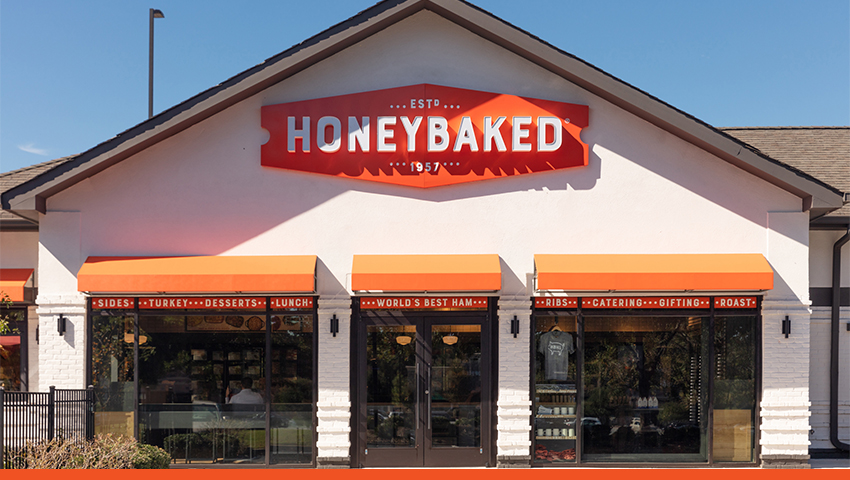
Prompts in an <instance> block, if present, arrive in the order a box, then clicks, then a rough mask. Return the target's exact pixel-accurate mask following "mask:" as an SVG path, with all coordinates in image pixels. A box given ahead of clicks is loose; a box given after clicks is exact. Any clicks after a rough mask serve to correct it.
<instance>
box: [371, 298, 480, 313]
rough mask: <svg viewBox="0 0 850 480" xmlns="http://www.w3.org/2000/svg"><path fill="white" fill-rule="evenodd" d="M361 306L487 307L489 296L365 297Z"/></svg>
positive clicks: (397, 307)
mask: <svg viewBox="0 0 850 480" xmlns="http://www.w3.org/2000/svg"><path fill="white" fill-rule="evenodd" d="M360 308H366V309H376V310H377V309H387V310H404V309H412V308H415V309H440V308H470V309H484V308H487V297H363V298H361V299H360Z"/></svg>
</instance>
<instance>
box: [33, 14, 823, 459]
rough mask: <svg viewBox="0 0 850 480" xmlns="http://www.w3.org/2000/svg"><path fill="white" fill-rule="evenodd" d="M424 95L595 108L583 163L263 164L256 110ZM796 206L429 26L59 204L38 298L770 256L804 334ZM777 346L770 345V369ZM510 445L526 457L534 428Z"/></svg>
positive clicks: (250, 104) (225, 115) (306, 78)
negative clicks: (356, 97)
mask: <svg viewBox="0 0 850 480" xmlns="http://www.w3.org/2000/svg"><path fill="white" fill-rule="evenodd" d="M421 83H434V84H440V85H447V86H452V87H459V88H470V89H477V90H487V91H496V92H502V93H508V94H514V95H521V96H530V97H538V98H544V99H549V100H556V101H563V102H571V103H578V104H586V105H589V107H590V126H589V127H588V128H586V129H585V130H584V132H583V135H582V139H583V141H584V142H586V143H587V144H588V145H589V146H590V151H591V154H590V160H589V165H588V166H587V167H582V168H574V169H570V170H561V171H557V172H552V173H541V174H533V175H524V176H518V177H513V178H506V179H498V180H490V181H483V182H476V183H471V184H463V185H457V186H450V187H440V188H434V189H428V190H420V189H413V188H408V187H400V186H393V185H383V184H376V183H369V182H363V181H357V180H346V179H339V178H333V177H329V176H320V175H312V174H305V173H299V172H289V171H284V170H279V169H271V168H263V167H261V166H260V145H261V143H262V142H263V141H264V138H265V135H266V134H265V133H264V131H263V130H262V129H261V128H260V107H261V106H263V105H270V104H276V103H281V102H286V101H294V100H303V99H309V98H317V97H325V96H331V95H341V94H346V93H354V92H360V91H368V90H376V89H381V88H389V87H396V86H403V85H411V84H421ZM799 205H800V199H799V198H797V197H795V196H793V195H791V194H789V193H787V192H785V191H783V190H781V189H779V188H777V187H775V186H773V185H770V184H768V183H766V182H764V181H762V180H760V179H758V178H756V177H754V176H751V175H749V174H747V173H745V172H743V171H742V170H740V169H737V168H735V167H733V166H731V165H730V164H728V163H727V162H724V161H722V160H719V159H717V158H716V157H713V156H712V155H710V154H708V153H707V152H705V151H703V150H701V149H699V148H696V147H695V146H693V145H691V144H689V143H686V142H684V141H682V140H681V139H679V138H677V137H674V136H672V135H670V134H669V133H667V132H665V131H662V130H660V129H658V128H656V127H655V126H653V125H651V124H649V123H647V122H645V121H643V120H641V119H638V118H636V117H634V116H632V115H631V114H628V113H626V112H624V111H623V110H620V109H619V108H617V107H615V106H613V105H611V104H610V103H608V102H606V101H604V100H602V99H600V98H597V97H595V96H593V95H591V94H590V93H589V92H587V91H585V90H583V89H581V88H578V87H576V86H574V85H572V84H570V83H569V82H567V81H566V80H564V79H563V78H560V77H557V76H555V75H553V74H551V73H550V72H548V71H546V70H544V69H542V68H540V67H537V66H535V65H533V64H531V63H529V62H527V61H525V60H524V59H522V58H520V57H518V56H516V55H514V54H511V53H508V52H506V51H504V50H502V49H500V48H499V47H497V46H495V45H493V44H490V43H488V42H487V41H485V40H484V39H482V38H481V37H478V36H476V35H473V34H471V33H469V32H467V31H465V30H463V29H461V28H459V27H457V26H455V25H453V24H451V23H450V22H448V21H445V20H443V19H440V18H438V17H437V16H436V15H434V14H432V13H429V12H422V13H419V14H417V15H415V16H413V17H411V18H409V19H407V20H404V21H402V22H401V23H399V24H397V25H394V26H392V27H390V28H388V29H387V30H385V31H383V32H380V33H378V34H376V35H374V36H372V37H370V38H368V39H366V40H364V41H363V42H361V43H360V44H358V45H355V46H353V47H351V48H349V49H347V50H345V51H343V52H340V53H338V54H336V55H334V56H332V57H330V58H329V59H327V60H325V61H323V62H321V63H320V64H318V65H315V66H314V67H311V68H310V69H308V70H306V71H303V72H301V73H299V74H297V75H295V76H294V77H292V78H290V79H288V80H286V81H284V82H282V83H280V84H278V85H276V86H274V87H272V88H269V89H268V90H266V91H264V92H262V93H260V94H258V95H256V96H254V97H252V98H249V99H247V100H245V101H243V102H241V103H239V104H237V105H235V106H233V107H231V108H229V109H227V110H225V111H224V112H222V113H220V114H218V115H216V116H214V117H212V118H210V119H207V120H205V121H203V122H201V123H199V124H197V125H195V126H193V127H191V128H189V129H187V130H186V131H184V132H181V133H179V134H177V135H175V136H173V137H171V138H169V139H167V140H165V141H163V142H161V143H159V144H157V145H155V146H153V147H151V148H149V149H147V150H145V151H143V152H141V153H139V154H137V155H135V156H134V157H131V158H130V159H128V160H126V161H124V162H122V163H120V164H118V165H115V166H113V167H111V168H109V169H107V170H105V171H104V172H101V173H99V174H98V175H96V176H94V177H92V178H90V179H87V180H85V181H83V182H82V183H80V184H77V185H75V186H74V187H72V188H70V189H68V190H66V191H63V192H61V193H60V194H58V195H55V196H54V197H51V198H50V199H49V200H48V204H47V207H48V214H47V215H45V216H43V218H42V243H41V267H42V269H43V272H49V273H50V278H49V281H48V279H47V278H46V277H45V281H44V282H43V285H42V290H41V295H43V296H44V299H45V301H46V302H47V301H53V302H55V303H57V304H58V305H77V306H79V305H81V304H80V303H79V299H78V297H76V295H77V294H76V280H75V274H76V272H77V271H78V269H79V268H80V266H81V264H82V262H83V261H84V260H85V258H86V257H88V256H92V255H184V254H187V255H281V254H283V255H286V254H310V255H318V257H319V266H318V293H319V294H320V295H321V296H323V297H325V296H327V297H336V298H339V297H340V296H345V295H346V294H347V292H346V290H347V287H348V281H349V280H348V278H349V277H348V276H349V273H350V271H351V262H352V256H353V255H355V254H369V253H384V254H389V253H496V254H499V255H500V257H501V259H502V266H503V282H502V291H501V292H500V294H501V295H502V296H503V297H511V298H513V296H519V297H522V296H525V297H526V298H527V296H528V295H529V293H530V291H529V290H528V288H527V287H528V286H527V283H526V282H527V274H528V273H530V272H532V271H533V268H534V265H533V255H534V254H535V253H762V254H764V255H765V256H766V257H767V258H768V260H769V261H770V262H771V264H772V265H773V267H774V269H775V270H776V271H777V275H776V278H777V281H776V288H775V290H774V291H772V292H771V293H770V294H769V296H768V298H775V299H776V303H775V306H774V307H771V308H773V312H774V314H775V315H777V316H779V315H782V314H783V312H785V311H786V310H789V309H790V310H794V311H795V313H794V314H795V315H802V316H801V317H800V318H801V320H800V321H801V322H804V323H805V324H806V325H807V323H808V318H807V310H806V302H807V298H808V278H807V272H808V257H807V252H806V246H807V245H806V243H807V238H808V237H807V232H808V225H807V224H808V218H807V215H806V214H803V213H800V212H799ZM45 275H46V273H45ZM40 298H41V297H40ZM50 299H53V300H50ZM320 305H321V300H320ZM512 308H516V309H517V311H518V312H520V313H522V309H520V308H519V307H518V306H513V307H512ZM54 311H55V310H50V309H47V308H45V310H44V315H45V316H46V315H48V314H49V313H50V312H54ZM800 312H804V314H801V313H800ZM527 313H528V312H525V314H526V315H527ZM803 316H805V317H806V318H805V319H802V317H803ZM42 318H43V321H49V319H46V320H45V317H42ZM76 321H77V320H74V322H76ZM804 323H797V325H798V326H799V325H802V324H804ZM771 331H772V330H771ZM807 335H808V334H806V337H805V338H804V337H803V336H797V337H796V338H795V339H794V341H795V342H797V343H800V342H801V341H802V342H803V343H804V344H803V345H802V347H800V346H798V347H795V348H794V349H792V351H794V352H796V353H794V355H795V356H793V357H791V358H790V360H789V359H788V358H785V359H784V361H795V359H796V358H797V357H799V356H801V355H802V359H803V360H801V361H802V362H803V363H806V362H808V355H807V351H805V350H804V351H803V352H802V353H800V351H799V349H800V348H805V347H807V343H805V342H807ZM323 341H327V339H324V340H323V339H322V338H320V352H322V348H323V344H322V342H323ZM772 341H773V340H771V339H766V355H768V354H770V353H771V352H772V350H771V349H772V348H774V347H772V346H769V345H768V343H769V342H772ZM777 342H778V343H777V344H781V343H782V340H779V339H777ZM57 345H58V347H57V348H59V347H61V348H65V347H64V345H62V344H57ZM74 348H81V347H79V346H75V347H74ZM80 351H81V350H80ZM517 353H518V354H520V355H526V356H527V355H528V354H527V352H526V353H523V352H522V351H521V349H520V350H518V352H517ZM80 355H82V354H80ZM320 355H321V353H320ZM320 363H322V361H321V356H320ZM519 363H520V364H523V365H527V364H528V360H527V359H525V360H523V359H522V358H520V359H519ZM807 371H808V368H807V365H806V372H807ZM500 374H502V375H503V376H505V378H506V379H507V378H510V379H511V380H510V382H508V383H511V385H513V384H514V383H515V384H517V385H519V384H521V383H522V377H510V376H509V375H507V372H500ZM322 375H323V374H322V372H320V378H319V385H320V407H321V405H327V406H328V408H332V409H333V412H331V411H330V410H329V411H328V412H327V417H322V415H325V413H323V411H321V408H320V414H319V415H320V420H321V419H322V418H326V421H327V425H328V428H329V432H330V433H328V435H332V436H334V438H336V440H334V441H327V442H326V440H327V439H328V438H330V437H324V438H323V437H321V435H320V439H319V443H320V456H322V455H323V454H325V453H324V452H330V453H327V455H328V456H336V455H337V454H339V453H340V452H344V451H345V450H344V447H345V442H347V433H346V432H344V431H342V430H341V428H339V425H336V424H338V423H339V422H338V420H339V417H337V416H335V415H337V414H338V413H340V412H342V411H344V409H345V408H346V406H347V403H346V402H345V401H343V400H342V399H343V398H346V395H347V392H345V391H343V390H344V388H345V385H347V384H346V383H340V384H339V385H342V386H340V387H339V388H336V390H335V389H334V388H330V389H328V390H327V391H321V390H322V385H336V383H335V382H336V380H339V379H338V378H334V377H333V372H331V373H325V374H324V375H325V376H322ZM329 375H330V376H329ZM337 375H339V376H340V378H342V376H345V378H347V376H348V372H337ZM524 375H527V368H526V373H525V374H524ZM801 380H802V381H803V385H805V384H806V381H805V379H801ZM42 383H43V382H42ZM505 388H508V386H507V384H506V385H505ZM511 388H512V387H511ZM777 388H779V387H777ZM340 389H343V390H340ZM337 390H340V391H337ZM323 392H324V393H323ZM777 392H780V390H777ZM512 393H516V392H514V390H511V391H507V390H503V391H502V392H500V395H501V396H502V397H504V398H505V399H506V400H505V401H506V402H508V403H505V404H502V403H500V406H499V408H500V411H503V412H506V413H505V414H506V415H507V414H508V413H509V414H510V415H513V417H512V418H516V417H517V416H522V412H520V411H519V410H521V408H526V407H522V405H525V403H524V402H527V392H526V393H525V397H522V398H520V397H521V396H520V397H517V395H512ZM798 393H799V394H800V395H801V397H800V399H799V402H797V403H802V404H805V405H807V404H806V403H805V402H806V400H807V391H806V390H805V389H803V390H801V391H800V392H798ZM508 397H510V398H508ZM501 401H502V400H501V399H500V402H501ZM797 406H798V407H799V406H800V405H797ZM795 408H796V407H795ZM803 408H805V409H806V411H807V406H804V407H803ZM777 414H781V412H779V413H777ZM501 421H502V417H501V413H500V422H501ZM804 431H805V427H804ZM505 435H514V436H515V438H516V439H520V438H525V440H526V443H527V430H526V431H525V432H521V431H520V430H519V429H518V428H515V429H514V430H513V431H512V432H510V433H508V434H505ZM523 435H525V437H523ZM767 437H768V438H770V434H767ZM776 438H780V439H781V438H782V435H777V436H776ZM503 440H504V438H503V437H500V439H499V442H500V448H502V449H501V450H500V452H502V453H503V454H510V452H512V451H514V450H517V451H518V450H521V447H522V444H521V442H520V443H516V442H507V443H505V442H503ZM334 442H336V443H334ZM795 448H797V447H795Z"/></svg>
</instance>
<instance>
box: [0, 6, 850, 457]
mask: <svg viewBox="0 0 850 480" xmlns="http://www.w3.org/2000/svg"><path fill="white" fill-rule="evenodd" d="M402 87H404V88H402ZM332 97H333V98H332ZM420 100H422V102H420ZM426 102H427V103H426ZM563 112H569V115H571V117H570V118H565V116H564V114H563ZM500 119H501V120H500ZM550 119H554V123H552V122H553V121H550ZM547 122H549V123H547ZM540 132H542V133H540ZM538 134H539V136H538ZM807 135H808V136H807ZM812 135H814V136H815V137H812ZM817 135H823V137H816V136H817ZM780 138H781V139H783V140H781V141H780V140H779V139H780ZM848 138H850V131H848V129H847V128H846V127H841V128H835V129H824V128H821V129H805V128H802V129H796V130H795V129H789V130H782V129H759V128H753V129H717V128H715V127H712V126H709V125H707V124H705V123H703V122H701V121H699V120H697V119H695V118H693V117H691V116H689V115H687V114H685V113H684V112H681V111H679V110H677V109H675V108H674V107H672V106H670V105H667V104H665V103H663V102H662V101H660V100H658V99H656V98H654V97H651V96H649V95H647V94H645V93H644V92H642V91H640V90H637V89H635V88H633V87H632V86H630V85H629V84H627V83H625V82H624V81H622V80H620V79H617V78H614V77H612V76H610V75H608V74H606V73H604V72H602V71H600V70H598V69H596V68H595V67H593V66H591V65H589V64H587V63H585V62H583V61H581V60H579V59H577V58H575V57H573V56H570V55H569V54H567V53H564V52H561V51H559V50H557V49H555V48H553V47H551V46H549V45H547V44H545V43H542V42H541V41H539V40H537V39H536V38H534V37H532V36H530V35H529V34H528V33H526V32H523V31H521V30H518V29H516V28H514V27H513V26H511V25H509V24H506V23H504V22H503V21H501V20H500V19H498V18H495V17H493V16H492V15H490V14H488V13H486V12H484V11H481V10H479V9H476V8H473V7H471V6H470V5H468V4H466V3H463V2H458V1H454V0H431V1H423V0H394V1H386V2H382V3H379V4H378V5H376V6H374V7H372V8H371V9H369V10H366V11H364V12H363V13H361V14H358V15H357V16H356V17H353V18H352V19H350V20H348V21H346V22H344V23H342V24H340V25H337V26H335V27H333V28H332V29H331V30H328V31H325V32H322V33H320V34H318V35H317V36H315V37H313V38H311V39H309V40H307V41H306V42H304V43H302V44H301V45H299V46H296V47H293V48H292V49H290V50H287V51H285V52H282V53H281V54H279V55H277V56H275V57H272V58H270V59H269V60H267V61H266V62H264V63H263V64H260V65H258V66H257V67H254V68H252V69H251V70H248V71H246V72H243V73H242V74H239V75H237V76H235V77H233V78H232V79H231V80H228V81H227V82H225V83H223V84H221V85H219V86H217V87H214V88H212V89H210V90H208V91H206V92H203V93H201V94H199V95H198V96H196V97H194V98H192V99H189V100H187V101H186V102H184V103H181V104H180V105H177V106H175V107H173V108H171V109H169V110H166V111H165V112H163V113H161V114H159V115H157V116H155V117H153V118H152V119H150V120H147V121H145V122H143V123H141V124H139V125H137V126H134V127H132V128H130V129H129V130H127V131H126V132H124V133H123V134H121V135H119V136H117V137H115V138H113V139H111V140H109V141H107V142H105V143H104V144H101V145H99V146H97V147H94V148H92V149H91V150H89V151H87V152H84V153H82V154H79V155H76V156H73V157H68V158H64V159H59V160H57V161H53V162H50V163H49V164H45V165H41V166H36V167H33V168H32V169H24V170H20V171H16V172H10V173H8V174H4V181H6V182H7V183H8V185H4V191H3V194H2V207H3V210H4V216H3V217H2V219H0V220H2V222H3V223H0V227H2V231H0V242H2V243H0V247H2V251H0V268H2V269H3V271H4V272H9V273H8V274H7V273H4V275H11V276H13V277H14V278H12V277H7V278H8V280H7V278H4V279H3V285H4V288H6V287H7V286H10V288H11V287H15V288H18V287H21V295H20V297H19V298H14V300H15V301H16V303H15V305H16V306H17V307H20V308H22V309H25V310H21V312H24V311H26V319H25V321H24V322H23V323H22V325H23V326H24V327H25V328H24V330H25V332H26V335H24V336H23V338H24V340H23V343H24V345H25V346H26V348H25V349H23V352H24V353H23V358H25V359H26V360H25V361H22V364H23V365H24V369H23V373H21V374H19V377H22V382H21V383H22V385H23V388H28V389H30V390H45V389H47V388H48V387H49V386H51V385H54V386H58V387H63V388H82V387H84V386H86V385H90V384H91V385H94V386H95V390H96V392H97V395H98V403H97V408H98V412H97V415H98V417H97V422H98V423H97V428H98V429H99V431H115V432H123V433H128V434H136V435H139V437H140V439H142V440H143V441H146V442H149V443H153V444H156V445H159V446H163V447H164V448H166V449H167V450H169V451H170V452H172V455H173V456H174V458H175V461H176V462H178V463H179V464H185V463H188V462H189V461H192V462H196V463H197V462H212V463H268V464H275V465H281V466H286V465H291V464H305V465H315V466H319V467H345V468H347V467H352V468H357V467H370V466H452V465H478V466H484V465H486V466H492V467H495V466H526V467H527V466H535V467H536V466H540V467H545V466H552V465H560V466H564V465H567V466H569V465H576V466H579V465H581V466H599V467H603V466H612V465H617V466H623V465H628V466H634V465H659V464H664V465H693V464H704V465H705V466H729V465H730V464H734V465H747V466H800V465H805V464H806V463H807V459H808V456H809V453H810V449H832V448H834V444H833V443H832V442H830V438H829V437H830V426H831V424H832V423H835V422H837V426H836V431H837V433H836V435H837V437H838V438H839V442H845V443H846V442H848V438H850V435H848V431H849V429H850V426H848V424H850V398H848V393H847V392H848V383H847V382H848V375H850V374H849V373H848V370H847V368H846V365H847V363H848V362H847V355H848V351H850V331H848V328H850V327H845V325H846V324H847V323H848V315H850V312H848V307H847V305H848V301H847V299H846V298H845V299H843V300H841V299H840V298H839V300H838V302H839V303H840V305H841V308H840V309H839V310H837V311H838V314H837V315H838V317H836V318H835V319H834V318H833V303H834V302H833V300H832V293H833V289H834V288H836V287H837V288H838V289H839V290H838V293H839V295H838V296H839V297H840V296H841V294H844V296H845V297H846V296H847V295H846V292H847V288H848V287H850V271H848V270H850V267H848V265H850V262H848V260H847V259H848V258H850V250H848V247H847V246H846V245H845V246H843V247H841V246H840V245H839V246H838V248H837V249H836V251H837V252H838V253H839V254H840V255H842V257H841V258H842V260H840V262H839V263H838V265H837V266H838V269H839V273H840V275H839V276H838V277H837V278H838V283H835V280H834V279H833V270H834V268H835V265H834V263H835V262H834V258H835V257H834V252H833V250H834V249H833V246H834V245H836V242H838V241H839V239H840V238H845V239H846V238H847V237H846V234H847V228H848V218H850V213H848V211H847V209H848V207H847V206H846V203H847V200H848V198H847V193H846V192H848V191H850V184H848V183H847V180H848V179H847V173H846V170H843V173H842V170H840V168H841V167H840V165H842V163H840V162H843V165H844V167H845V168H846V166H847V162H848V158H850V155H848V152H847V151H846V149H845V147H846V146H847V145H848V143H850V141H848ZM788 139H790V140H788ZM786 140H788V141H789V142H790V144H788V143H785V141H786ZM500 142H501V143H500ZM830 142H831V143H830ZM842 142H843V143H842ZM824 144H834V145H837V147H836V152H837V153H836V154H835V160H834V162H835V165H837V166H838V168H839V169H838V170H835V171H828V170H818V168H820V166H823V165H826V164H829V163H831V161H830V162H827V161H825V160H824V157H823V155H824V153H823V152H824V149H823V148H822V146H823V145H824ZM842 145H843V146H844V147H842ZM308 148H309V150H310V151H309V152H307V151H306V150H307V149H308ZM795 149H797V150H795ZM830 158H832V157H830ZM807 167H808V168H807ZM835 172H838V173H835ZM842 175H843V176H842ZM842 182H843V183H842ZM431 185H436V186H431ZM11 215H14V217H13V216H11ZM27 272H29V273H30V274H31V275H28V274H27ZM13 273H14V275H12V274H13ZM24 277H26V278H24ZM36 287H37V296H36V297H33V296H32V295H31V292H32V290H30V289H31V288H36ZM824 289H828V290H829V291H826V290H824ZM813 292H814V293H813ZM815 296H816V297H817V298H814V297H815ZM59 316H62V317H63V318H66V319H67V323H66V329H65V331H64V332H63V333H61V334H60V333H59V332H58V331H57V327H56V324H57V318H58V317H59ZM785 320H788V321H789V322H788V323H783V321H785ZM834 325H837V326H838V329H837V330H838V331H837V333H834V331H833V330H831V329H832V328H833V326H834ZM36 328H38V334H36V333H35V332H36ZM787 329H790V331H789V330H787ZM785 332H788V333H787V334H786V333H785ZM834 335H837V341H838V343H839V344H840V349H839V350H838V351H839V352H840V356H839V357H838V359H837V363H838V364H840V365H842V366H844V367H845V368H842V369H837V367H835V368H834V369H833V370H835V371H836V375H837V377H830V368H831V367H830V365H829V363H830V360H831V355H832V354H831V353H830V352H831V350H830V348H831V347H830V341H831V338H832V337H833V336H834ZM36 339H38V340H37V341H36ZM134 355H135V357H134ZM835 355H838V353H836V354H835ZM136 357H137V358H136ZM244 378H248V379H250V380H251V381H252V382H253V385H251V384H250V383H249V384H248V386H247V387H246V385H245V383H241V382H242V380H243V379H244ZM830 385H832V386H833V387H834V388H837V389H838V392H840V393H839V394H838V395H837V399H833V400H832V401H831V400H830V393H829V392H830V390H829V389H830ZM244 388H253V389H254V390H256V391H258V392H260V393H261V394H262V396H263V398H264V404H263V405H257V406H250V407H242V406H237V405H236V404H232V403H229V398H230V396H231V395H232V394H233V393H234V391H236V390H238V389H244ZM831 403H832V404H834V405H835V408H836V409H837V414H836V415H834V417H835V418H834V419H832V420H831V419H830V414H829V408H830V404H831ZM189 445H191V448H190V447H189ZM192 449H194V450H192ZM190 450H191V452H190Z"/></svg>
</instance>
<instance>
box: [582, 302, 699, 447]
mask: <svg viewBox="0 0 850 480" xmlns="http://www.w3.org/2000/svg"><path fill="white" fill-rule="evenodd" d="M707 331H708V319H706V318H701V317H685V318H682V317H668V318H665V317H587V318H586V320H585V351H584V372H583V384H584V417H583V419H582V434H583V438H582V448H583V450H582V451H583V452H584V453H583V457H582V458H583V460H585V461H603V462H604V461H647V462H702V461H706V460H707V446H706V431H707V422H706V418H707V416H706V409H707V408H708V380H707V378H708V363H707V361H706V360H707V358H708V355H707V348H708V345H707V343H703V341H702V340H703V339H704V338H707Z"/></svg>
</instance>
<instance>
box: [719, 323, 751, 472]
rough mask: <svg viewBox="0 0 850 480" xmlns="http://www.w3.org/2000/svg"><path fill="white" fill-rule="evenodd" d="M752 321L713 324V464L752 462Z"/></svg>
mask: <svg viewBox="0 0 850 480" xmlns="http://www.w3.org/2000/svg"><path fill="white" fill-rule="evenodd" d="M756 321H757V317H756V316H754V315H750V316H728V317H726V316H724V317H720V316H718V317H717V318H716V319H715V321H714V355H715V362H716V367H715V369H714V372H715V374H714V425H713V427H714V438H713V441H714V461H715V462H752V461H753V450H754V446H755V433H756V432H755V421H756V417H755V415H756Z"/></svg>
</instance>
